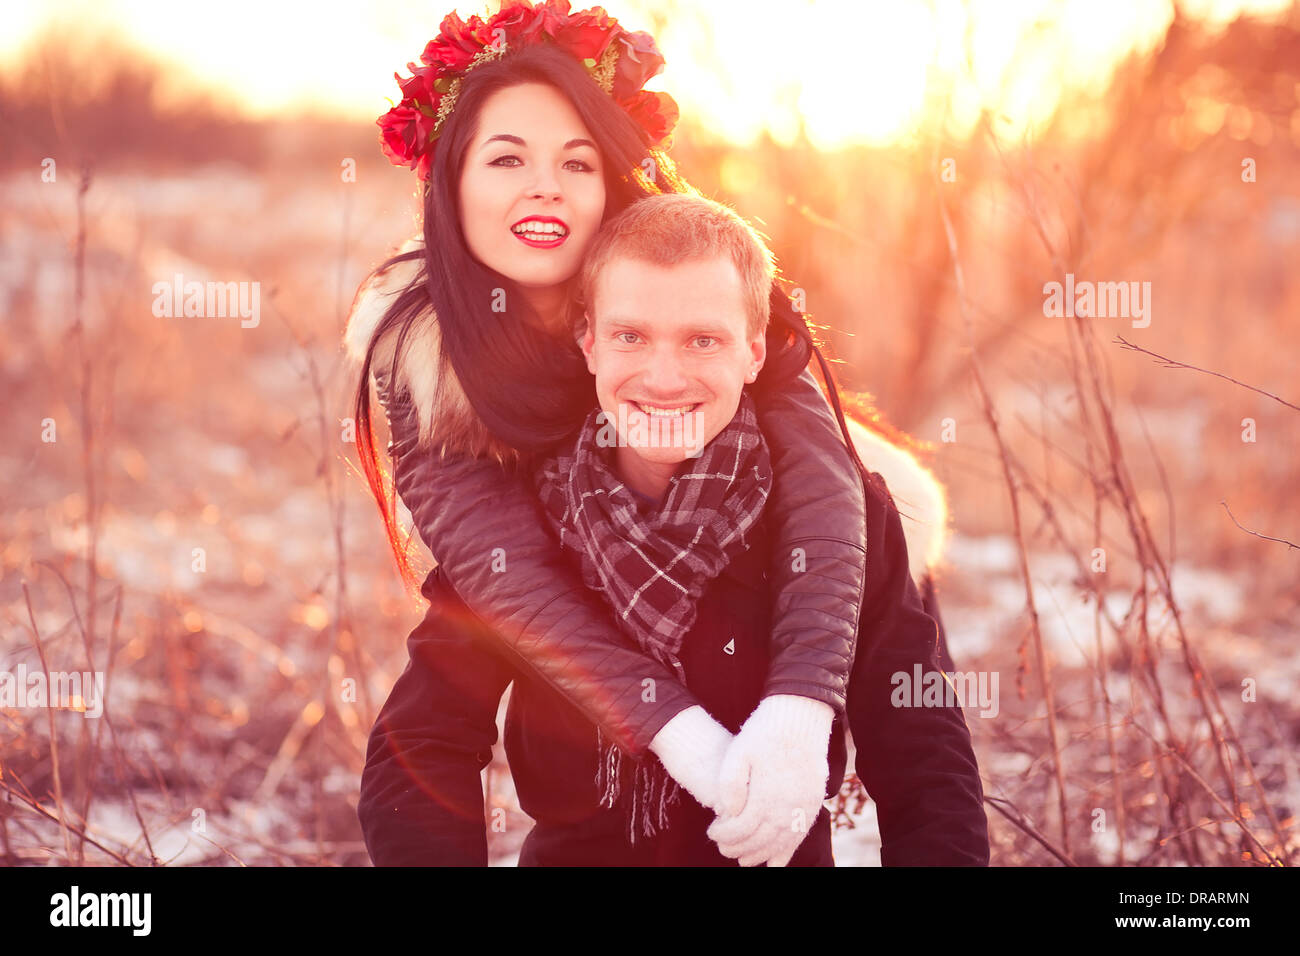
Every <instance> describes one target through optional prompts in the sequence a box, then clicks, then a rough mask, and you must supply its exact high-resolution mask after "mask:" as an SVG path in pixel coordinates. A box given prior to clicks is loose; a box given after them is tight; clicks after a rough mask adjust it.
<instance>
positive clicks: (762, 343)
mask: <svg viewBox="0 0 1300 956" xmlns="http://www.w3.org/2000/svg"><path fill="white" fill-rule="evenodd" d="M749 354H750V359H751V361H750V366H749V374H748V375H746V376H745V381H746V382H752V381H754V380H755V379H756V378H758V373H759V372H761V371H762V370H763V363H764V362H766V361H767V331H766V330H765V329H764V330H762V331H760V332H759V333H758V335H757V336H755V337H754V338H752V339H750V340H749Z"/></svg>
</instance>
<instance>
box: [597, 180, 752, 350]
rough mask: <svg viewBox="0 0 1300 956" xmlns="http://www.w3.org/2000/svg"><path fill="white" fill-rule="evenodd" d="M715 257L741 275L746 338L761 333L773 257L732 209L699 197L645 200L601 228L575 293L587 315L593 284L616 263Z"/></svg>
mask: <svg viewBox="0 0 1300 956" xmlns="http://www.w3.org/2000/svg"><path fill="white" fill-rule="evenodd" d="M720 255H725V256H727V257H728V258H729V259H730V260H731V262H732V263H733V264H734V265H735V267H736V272H737V273H738V274H739V275H740V284H741V291H742V294H743V297H744V300H745V314H746V318H747V326H746V329H747V332H748V334H749V335H750V337H753V336H755V335H758V334H759V333H761V332H765V331H766V330H767V323H768V321H769V320H770V319H771V316H772V299H771V295H772V281H773V279H774V277H775V275H776V263H775V260H774V259H773V256H772V252H771V250H770V249H768V247H767V243H765V242H764V241H763V237H762V236H760V235H759V234H758V231H757V230H755V229H754V227H753V226H751V225H750V224H749V223H748V222H746V221H745V220H744V219H743V218H742V217H741V216H740V215H739V214H738V213H737V212H736V211H735V210H734V209H732V208H731V207H730V206H726V205H724V204H722V203H720V202H716V201H715V200H712V199H708V198H706V197H704V196H694V195H689V194H686V193H664V194H661V195H656V196H647V197H645V198H644V199H638V200H637V201H636V202H634V203H632V205H630V206H628V207H627V208H626V209H624V210H623V211H622V212H620V213H619V214H618V215H617V216H615V217H614V218H613V219H611V220H609V222H607V223H605V224H604V225H603V226H601V229H600V232H599V233H598V234H597V235H596V239H595V241H594V242H593V243H592V244H591V248H590V249H588V250H587V256H586V259H585V260H584V261H583V265H582V272H581V276H580V279H579V294H580V295H581V297H582V301H583V303H584V304H585V305H586V307H587V308H588V310H590V309H591V308H592V306H593V305H594V304H595V303H594V300H593V297H594V295H595V291H596V279H597V278H598V277H599V275H600V271H601V269H603V268H605V266H607V265H609V263H611V262H613V261H614V260H615V259H632V260H635V261H638V262H648V263H651V264H652V265H657V266H675V265H677V264H678V263H681V262H689V261H695V260H699V259H710V258H713V257H715V256H720ZM592 318H593V319H594V318H595V316H594V315H593V316H592Z"/></svg>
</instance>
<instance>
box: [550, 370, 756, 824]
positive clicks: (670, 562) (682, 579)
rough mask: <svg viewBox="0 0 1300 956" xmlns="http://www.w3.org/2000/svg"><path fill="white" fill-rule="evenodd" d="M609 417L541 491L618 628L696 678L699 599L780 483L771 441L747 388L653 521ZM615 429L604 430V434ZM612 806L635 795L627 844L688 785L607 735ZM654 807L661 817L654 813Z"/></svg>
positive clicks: (594, 418)
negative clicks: (626, 472)
mask: <svg viewBox="0 0 1300 956" xmlns="http://www.w3.org/2000/svg"><path fill="white" fill-rule="evenodd" d="M606 419H607V416H606V415H605V413H604V412H602V411H601V410H600V409H596V410H594V411H592V412H591V414H589V415H588V416H587V418H586V420H585V421H584V422H583V425H582V429H581V431H580V432H579V433H578V437H577V440H576V442H575V443H574V445H573V446H572V447H571V448H567V450H565V451H563V452H561V453H560V454H558V455H555V456H552V457H550V458H547V459H545V460H543V461H542V462H541V463H540V464H539V466H538V467H537V469H536V470H535V472H534V480H535V483H536V486H537V490H538V495H539V497H540V498H541V501H542V505H543V506H544V508H545V510H546V514H547V517H548V518H549V519H550V521H551V524H552V526H553V527H554V528H555V529H556V531H557V533H558V534H559V536H560V544H561V546H562V547H567V548H570V549H572V550H573V551H575V552H576V553H577V555H578V557H579V559H580V561H581V564H582V576H583V580H584V582H585V583H586V584H587V586H588V587H590V588H592V589H594V590H596V591H600V592H601V593H602V594H603V595H604V596H605V599H606V600H607V601H608V602H609V603H610V606H611V607H613V609H614V610H615V612H616V615H615V616H616V617H617V619H618V622H619V626H620V627H621V628H622V630H623V631H624V633H626V634H627V635H628V636H629V637H631V638H632V639H633V640H634V641H635V642H636V644H637V646H639V647H640V648H641V649H642V650H643V651H645V653H647V654H649V655H650V656H651V657H653V658H655V659H656V660H658V661H660V662H662V663H663V664H665V665H667V666H668V667H670V668H671V669H673V670H674V671H675V672H676V674H677V676H678V677H679V678H680V679H681V680H682V681H683V683H684V682H685V676H686V675H685V671H684V669H683V668H682V664H681V661H680V659H679V657H680V654H681V648H682V641H683V639H684V638H685V637H686V634H687V632H688V631H689V630H690V629H691V626H692V625H693V624H694V623H695V617H696V602H697V601H698V600H699V597H700V595H701V594H703V592H704V589H705V587H706V586H707V585H708V583H709V582H710V581H711V580H712V579H713V578H715V577H717V576H718V574H719V573H721V571H722V569H723V568H725V567H726V566H727V564H728V563H729V562H730V561H731V559H732V557H733V556H735V555H736V554H738V553H739V552H741V551H743V550H744V549H745V548H747V547H748V544H747V543H746V541H745V532H746V531H747V530H749V529H750V528H751V527H753V525H754V523H755V522H756V521H758V519H759V517H760V515H761V514H762V511H763V505H764V504H765V503H766V502H767V496H768V493H769V491H770V490H771V487H772V468H771V462H770V459H769V456H768V450H767V444H766V443H765V442H764V440H763V433H762V432H761V431H759V428H758V418H757V416H756V414H755V410H754V404H753V401H752V400H751V399H750V397H749V394H748V393H747V392H742V393H741V396H740V405H739V407H738V408H737V410H736V414H735V417H733V418H732V420H731V422H730V423H729V424H728V425H727V427H726V428H724V429H723V430H722V431H721V432H719V433H718V435H717V436H716V437H715V438H714V439H713V440H712V441H710V442H709V443H708V445H706V446H705V447H704V449H703V451H702V452H701V454H700V456H699V457H698V458H693V459H692V458H688V459H686V460H685V461H684V462H683V463H682V465H681V466H679V468H678V471H677V473H676V474H675V475H673V477H672V478H671V479H670V480H669V488H668V493H667V495H666V496H665V498H664V500H663V503H662V504H661V505H660V506H659V509H658V511H654V512H651V513H643V512H642V511H641V509H640V507H639V506H638V502H637V498H636V496H635V495H634V494H633V493H632V492H631V491H630V490H629V489H628V488H627V486H626V485H624V484H623V482H622V481H621V480H620V479H619V478H618V477H617V476H616V475H615V474H614V472H613V470H612V463H613V460H614V449H612V448H608V447H601V446H600V444H598V442H597V435H598V434H600V433H601V428H602V426H603V425H604V423H605V421H606ZM610 431H612V429H611V428H609V427H608V426H605V428H604V433H606V434H607V433H608V432H610ZM597 748H598V752H599V754H600V764H599V768H598V770H597V773H596V786H597V788H598V789H599V790H600V791H601V793H602V796H601V800H600V802H601V804H602V805H605V806H608V807H611V808H612V807H613V806H614V804H615V801H617V800H618V799H619V798H620V795H629V794H630V799H631V806H630V807H629V808H628V839H629V840H630V842H632V843H635V842H636V835H637V830H638V829H640V830H641V832H642V833H643V834H644V835H645V836H647V837H651V836H654V834H655V833H656V830H657V829H658V830H662V829H665V828H666V827H667V824H668V818H667V809H668V807H669V806H670V805H671V804H673V803H675V802H676V801H677V797H678V785H677V782H676V781H675V780H673V779H672V777H670V776H669V775H668V772H667V771H666V770H664V767H663V764H662V763H660V762H659V759H658V758H657V757H656V756H655V755H654V754H652V753H646V754H645V755H644V756H642V757H641V758H640V759H635V758H631V757H626V756H625V755H623V754H622V752H621V751H620V750H619V749H618V747H617V746H616V745H614V744H613V743H611V742H609V741H608V740H606V739H605V736H604V734H603V733H601V731H600V729H599V727H598V728H597ZM650 807H653V808H654V811H653V815H651V811H650V810H649V809H648V808H650Z"/></svg>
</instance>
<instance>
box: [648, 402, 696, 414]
mask: <svg viewBox="0 0 1300 956" xmlns="http://www.w3.org/2000/svg"><path fill="white" fill-rule="evenodd" d="M636 407H637V408H639V409H640V410H641V411H643V412H645V413H646V414H647V415H650V416H651V417H653V418H681V417H682V416H683V415H685V414H686V413H687V412H688V411H690V410H691V409H692V408H694V407H695V406H694V405H683V406H681V407H680V408H656V407H655V406H653V405H642V404H641V403H640V402H637V403H636Z"/></svg>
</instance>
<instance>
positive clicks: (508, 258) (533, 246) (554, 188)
mask: <svg viewBox="0 0 1300 956" xmlns="http://www.w3.org/2000/svg"><path fill="white" fill-rule="evenodd" d="M600 164H601V156H600V153H599V152H598V151H597V149H596V142H595V137H593V136H592V135H591V132H590V131H589V130H588V129H587V127H586V126H585V125H583V122H582V120H581V118H579V116H578V113H577V111H576V110H575V109H574V108H573V105H572V104H571V103H570V102H569V101H568V99H566V98H565V97H564V96H563V94H561V93H560V92H559V91H558V90H556V89H555V88H554V87H551V86H548V85H546V84H543V83H524V84H520V85H518V86H511V87H507V88H506V89H504V90H498V91H497V92H496V93H493V94H492V95H491V96H490V97H488V99H487V100H485V101H484V103H483V108H482V111H481V112H480V114H479V122H478V130H477V132H476V133H475V134H474V138H473V139H472V140H471V141H470V144H469V147H468V149H467V150H466V153H465V162H464V166H463V168H462V170H461V177H460V217H461V225H462V228H463V230H464V233H465V241H466V243H468V245H469V250H470V252H471V253H472V254H473V256H474V258H476V259H477V260H478V261H479V262H481V263H483V265H485V266H487V267H488V268H490V269H495V270H496V271H497V272H499V273H501V274H502V275H504V276H506V277H507V278H509V279H511V280H513V281H515V282H517V283H519V284H520V285H521V286H523V287H525V288H529V289H533V290H541V289H546V288H550V287H554V286H558V285H560V284H562V283H564V282H567V281H568V280H569V279H570V278H572V277H573V275H574V274H575V273H576V272H577V271H578V267H579V265H580V264H581V262H582V256H583V253H585V252H586V251H587V247H588V246H589V245H590V244H591V241H592V240H593V239H594V238H595V237H596V231H597V230H598V229H599V228H600V221H601V217H602V216H603V214H604V211H605V179H604V175H603V171H602V169H601V165H600Z"/></svg>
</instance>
